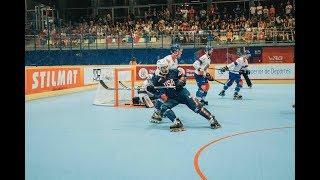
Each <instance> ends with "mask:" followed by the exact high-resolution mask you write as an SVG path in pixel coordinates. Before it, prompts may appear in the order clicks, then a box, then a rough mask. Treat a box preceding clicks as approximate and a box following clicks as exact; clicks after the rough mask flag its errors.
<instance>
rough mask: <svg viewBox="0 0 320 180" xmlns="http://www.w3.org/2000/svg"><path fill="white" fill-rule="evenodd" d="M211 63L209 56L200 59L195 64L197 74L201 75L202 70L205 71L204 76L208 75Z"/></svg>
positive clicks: (205, 55)
mask: <svg viewBox="0 0 320 180" xmlns="http://www.w3.org/2000/svg"><path fill="white" fill-rule="evenodd" d="M210 63H211V59H210V56H209V55H208V54H204V55H202V56H201V57H200V58H199V59H197V60H196V61H194V63H193V67H194V69H195V73H196V74H198V75H200V71H199V70H202V71H204V74H206V73H207V72H208V68H209V66H210Z"/></svg>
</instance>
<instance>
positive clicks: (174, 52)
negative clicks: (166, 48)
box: [157, 44, 183, 69]
mask: <svg viewBox="0 0 320 180" xmlns="http://www.w3.org/2000/svg"><path fill="white" fill-rule="evenodd" d="M182 51H183V50H182V48H181V46H180V45H179V44H173V45H172V46H171V48H170V52H171V54H169V55H167V56H166V57H164V58H162V59H159V60H158V61H157V64H159V63H162V61H166V62H167V63H168V66H169V69H177V68H178V64H179V63H178V59H179V58H180V57H181V55H182ZM160 61H161V62H160Z"/></svg>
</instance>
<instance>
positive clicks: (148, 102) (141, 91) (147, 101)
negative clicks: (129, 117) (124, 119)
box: [132, 74, 156, 108]
mask: <svg viewBox="0 0 320 180" xmlns="http://www.w3.org/2000/svg"><path fill="white" fill-rule="evenodd" d="M152 76H153V75H152V74H148V76H147V79H146V80H145V81H143V83H142V86H141V87H138V88H137V93H138V96H136V97H133V98H132V103H133V105H134V106H145V107H146V108H153V107H154V101H155V100H156V96H155V95H154V94H153V93H152V92H149V91H148V90H147V86H148V85H149V84H150V83H151V78H152Z"/></svg>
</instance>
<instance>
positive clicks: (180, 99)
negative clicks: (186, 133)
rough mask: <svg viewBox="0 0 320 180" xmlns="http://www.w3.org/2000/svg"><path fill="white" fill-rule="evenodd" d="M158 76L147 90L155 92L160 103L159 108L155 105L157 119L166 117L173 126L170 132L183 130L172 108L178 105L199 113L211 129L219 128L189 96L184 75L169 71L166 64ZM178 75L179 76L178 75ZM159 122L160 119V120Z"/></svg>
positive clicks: (195, 100)
mask: <svg viewBox="0 0 320 180" xmlns="http://www.w3.org/2000/svg"><path fill="white" fill-rule="evenodd" d="M159 71H160V72H159V74H160V76H158V75H155V76H153V78H152V84H150V85H149V86H148V87H147V88H148V91H150V92H156V94H157V95H158V97H159V98H160V99H161V101H162V103H161V104H160V106H157V105H156V108H157V109H158V110H159V112H158V113H159V118H161V117H168V118H169V119H170V120H171V121H172V122H173V123H174V124H173V125H171V126H170V130H171V131H181V130H183V124H182V122H181V120H180V119H179V118H178V117H176V115H175V113H174V112H173V111H172V108H173V107H175V106H176V105H178V104H185V105H187V106H188V107H189V108H190V109H191V110H193V111H194V112H195V113H199V114H200V115H201V116H203V117H204V118H206V119H207V120H208V121H209V123H210V126H211V128H213V129H216V128H220V127H221V125H220V124H219V123H218V121H217V120H216V119H215V116H214V115H212V114H211V113H210V112H209V111H208V110H207V109H206V108H205V107H203V105H202V104H201V103H200V102H199V101H198V99H197V98H194V97H192V96H191V94H190V92H189V91H188V90H187V89H186V88H184V86H185V85H186V77H185V75H181V73H179V70H178V69H170V70H169V66H168V65H167V64H162V66H161V67H160V68H159ZM179 74H180V75H179ZM160 120H161V119H160Z"/></svg>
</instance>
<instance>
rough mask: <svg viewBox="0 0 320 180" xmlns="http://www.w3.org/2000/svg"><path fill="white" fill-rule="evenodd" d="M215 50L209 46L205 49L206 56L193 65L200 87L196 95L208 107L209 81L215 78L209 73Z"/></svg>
mask: <svg viewBox="0 0 320 180" xmlns="http://www.w3.org/2000/svg"><path fill="white" fill-rule="evenodd" d="M212 51H213V49H212V47H211V46H209V45H207V46H206V47H205V54H204V55H202V56H201V57H200V58H199V59H197V60H195V62H194V63H193V67H194V69H195V72H194V77H195V79H196V82H197V85H198V91H197V93H196V97H197V98H198V99H199V101H200V102H201V103H202V104H203V105H208V101H206V100H205V97H206V96H207V93H208V90H209V87H210V86H209V83H208V80H209V81H212V80H213V78H212V76H211V75H210V73H209V72H208V68H209V66H210V63H211V58H210V56H211V53H212Z"/></svg>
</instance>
